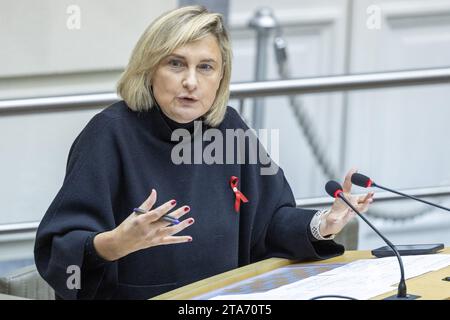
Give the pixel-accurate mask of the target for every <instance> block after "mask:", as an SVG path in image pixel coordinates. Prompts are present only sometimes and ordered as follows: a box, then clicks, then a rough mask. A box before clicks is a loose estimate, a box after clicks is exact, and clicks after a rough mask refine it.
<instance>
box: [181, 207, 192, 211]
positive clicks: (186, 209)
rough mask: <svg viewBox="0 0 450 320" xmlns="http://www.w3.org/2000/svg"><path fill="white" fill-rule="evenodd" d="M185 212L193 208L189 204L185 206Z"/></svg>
mask: <svg viewBox="0 0 450 320" xmlns="http://www.w3.org/2000/svg"><path fill="white" fill-rule="evenodd" d="M183 210H184V212H188V211H189V210H191V208H189V206H186V207H184V209H183Z"/></svg>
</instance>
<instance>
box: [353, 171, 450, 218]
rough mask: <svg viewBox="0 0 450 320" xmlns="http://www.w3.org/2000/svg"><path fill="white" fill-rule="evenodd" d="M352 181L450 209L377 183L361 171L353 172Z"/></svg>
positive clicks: (355, 183)
mask: <svg viewBox="0 0 450 320" xmlns="http://www.w3.org/2000/svg"><path fill="white" fill-rule="evenodd" d="M352 183H353V184H354V185H357V186H360V187H363V188H369V187H377V188H380V189H383V190H386V191H389V192H392V193H396V194H398V195H401V196H403V197H406V198H409V199H413V200H416V201H420V202H423V203H426V204H428V205H430V206H433V207H436V208H439V209H443V210H447V211H450V209H449V208H446V207H443V206H441V205H438V204H436V203H432V202H429V201H426V200H422V199H419V198H416V197H414V196H410V195H407V194H404V193H402V192H399V191H395V190H392V189H389V188H386V187H383V186H380V185H379V184H377V183H375V182H374V181H373V180H372V179H370V178H369V177H367V176H365V175H363V174H361V173H354V174H352Z"/></svg>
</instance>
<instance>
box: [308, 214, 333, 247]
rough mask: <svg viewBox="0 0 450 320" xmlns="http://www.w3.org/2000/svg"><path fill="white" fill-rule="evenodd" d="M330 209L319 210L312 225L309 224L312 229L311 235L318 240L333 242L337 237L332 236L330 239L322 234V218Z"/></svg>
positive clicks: (312, 220)
mask: <svg viewBox="0 0 450 320" xmlns="http://www.w3.org/2000/svg"><path fill="white" fill-rule="evenodd" d="M328 212H329V209H324V210H319V211H317V212H316V214H315V215H314V217H313V218H312V219H311V223H310V224H309V225H310V227H311V233H312V235H313V236H314V238H316V239H317V240H333V239H334V237H335V235H334V234H332V235H330V236H328V237H323V236H322V235H321V234H320V223H321V222H322V216H323V215H325V214H327V213H328Z"/></svg>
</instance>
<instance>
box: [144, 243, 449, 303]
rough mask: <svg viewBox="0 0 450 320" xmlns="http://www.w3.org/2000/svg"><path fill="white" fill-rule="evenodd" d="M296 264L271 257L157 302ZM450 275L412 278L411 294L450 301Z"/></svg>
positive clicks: (345, 259)
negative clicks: (449, 279) (444, 279)
mask: <svg viewBox="0 0 450 320" xmlns="http://www.w3.org/2000/svg"><path fill="white" fill-rule="evenodd" d="M439 253H447V254H450V248H445V249H444V250H442V251H440V252H439ZM368 258H374V257H373V256H372V255H371V253H370V251H346V252H345V253H344V254H343V255H342V256H339V257H335V258H332V259H328V260H322V261H315V262H307V263H300V264H304V265H314V264H335V263H349V262H352V261H355V260H359V259H368ZM292 263H296V261H293V260H287V259H281V258H271V259H267V260H263V261H260V262H257V263H253V264H250V265H248V266H245V267H242V268H238V269H235V270H231V271H228V272H224V273H221V274H219V275H216V276H213V277H210V278H207V279H204V280H201V281H197V282H194V283H192V284H189V285H187V286H184V287H181V288H178V289H175V290H173V291H169V292H167V293H164V294H161V295H159V296H156V297H153V298H152V299H155V300H167V299H175V300H181V299H192V298H193V297H196V296H199V295H202V294H205V293H207V292H210V291H212V290H217V289H219V288H223V287H225V286H228V285H231V284H233V283H236V282H239V281H242V280H245V279H248V278H250V277H254V276H257V275H260V274H263V273H266V272H268V271H271V270H274V269H277V268H280V267H284V266H287V265H289V264H292ZM448 276H450V266H448V267H446V268H443V269H440V270H437V271H434V272H429V273H426V274H423V275H421V276H418V277H415V278H411V279H409V280H407V281H406V284H407V287H408V292H410V293H414V294H416V295H419V296H421V298H420V299H426V300H444V299H448V300H450V282H448V281H442V279H443V278H445V277H448ZM396 292H397V291H396V290H393V291H390V292H387V293H385V294H382V295H379V296H376V297H374V298H372V299H374V300H379V299H383V298H385V297H388V296H391V295H393V294H395V293H396Z"/></svg>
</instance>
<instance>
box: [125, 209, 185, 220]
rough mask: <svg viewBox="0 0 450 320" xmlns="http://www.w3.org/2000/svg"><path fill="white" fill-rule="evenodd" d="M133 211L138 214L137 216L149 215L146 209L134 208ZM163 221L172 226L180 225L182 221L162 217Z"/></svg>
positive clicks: (166, 216) (167, 216)
mask: <svg viewBox="0 0 450 320" xmlns="http://www.w3.org/2000/svg"><path fill="white" fill-rule="evenodd" d="M133 211H134V212H135V213H137V214H143V213H147V212H148V211H146V210H144V209H141V208H134V209H133ZM161 219H163V220H164V221H167V222H170V223H171V224H179V223H180V220H178V219H175V218H173V217H171V216H169V215H165V216H162V218H161Z"/></svg>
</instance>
